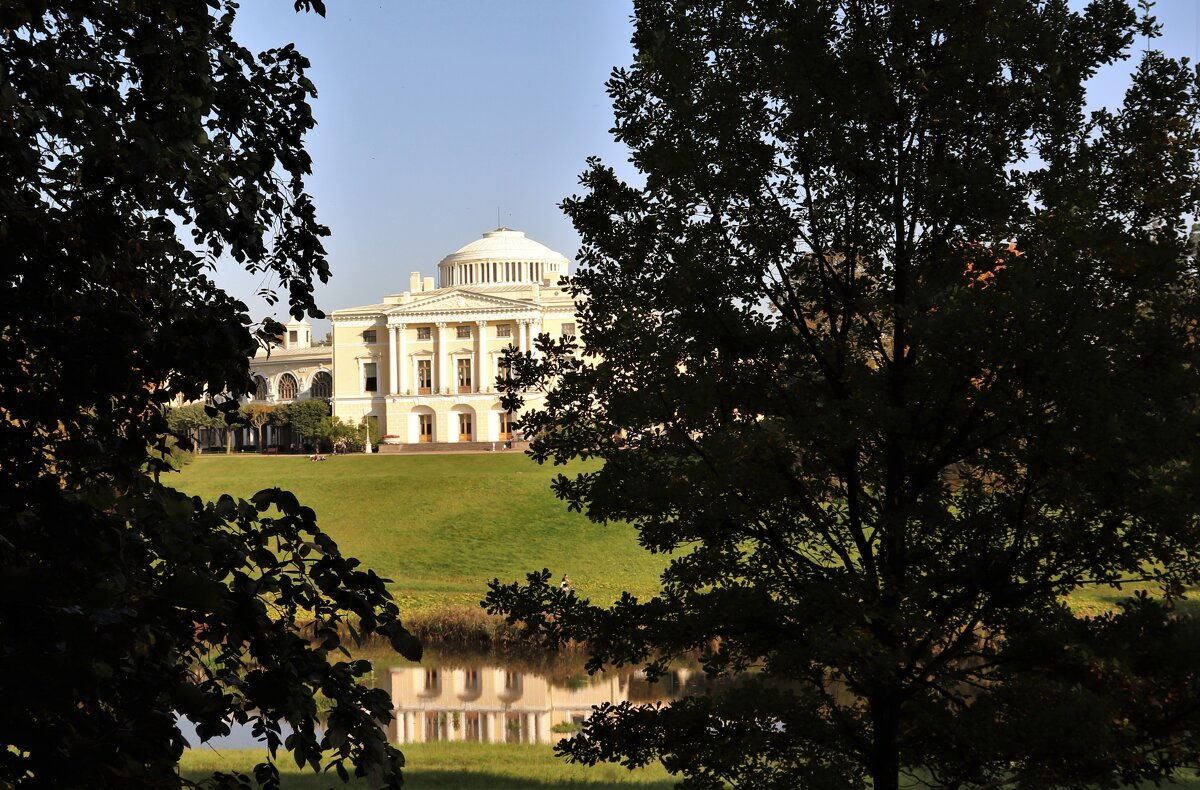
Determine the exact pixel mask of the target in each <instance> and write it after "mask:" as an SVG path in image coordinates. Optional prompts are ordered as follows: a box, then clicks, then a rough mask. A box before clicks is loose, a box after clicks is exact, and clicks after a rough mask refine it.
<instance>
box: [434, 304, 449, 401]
mask: <svg viewBox="0 0 1200 790" xmlns="http://www.w3.org/2000/svg"><path fill="white" fill-rule="evenodd" d="M448 351H449V349H448V348H446V323H445V322H444V321H439V322H438V324H437V348H436V349H435V350H434V353H435V354H437V370H436V371H435V372H434V375H435V376H437V391H438V392H440V393H442V394H443V395H447V394H449V393H450V355H449V354H448V353H447V352H448Z"/></svg>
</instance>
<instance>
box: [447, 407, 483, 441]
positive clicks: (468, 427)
mask: <svg viewBox="0 0 1200 790" xmlns="http://www.w3.org/2000/svg"><path fill="white" fill-rule="evenodd" d="M476 427H477V426H476V425H475V410H474V409H472V408H471V407H470V406H467V405H465V404H462V403H460V404H458V405H456V406H455V407H454V408H453V409H452V410H451V413H450V436H451V437H452V438H451V441H455V442H473V441H475V430H476Z"/></svg>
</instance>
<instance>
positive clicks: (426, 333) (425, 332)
mask: <svg viewBox="0 0 1200 790" xmlns="http://www.w3.org/2000/svg"><path fill="white" fill-rule="evenodd" d="M432 336H433V328H432V327H428V326H419V327H417V340H428V339H429V338H431V337H432Z"/></svg>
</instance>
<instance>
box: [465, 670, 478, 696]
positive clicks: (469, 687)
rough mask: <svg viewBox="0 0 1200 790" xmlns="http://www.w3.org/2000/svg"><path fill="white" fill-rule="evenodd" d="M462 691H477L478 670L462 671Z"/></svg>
mask: <svg viewBox="0 0 1200 790" xmlns="http://www.w3.org/2000/svg"><path fill="white" fill-rule="evenodd" d="M463 689H465V690H466V691H479V670H478V669H465V670H463Z"/></svg>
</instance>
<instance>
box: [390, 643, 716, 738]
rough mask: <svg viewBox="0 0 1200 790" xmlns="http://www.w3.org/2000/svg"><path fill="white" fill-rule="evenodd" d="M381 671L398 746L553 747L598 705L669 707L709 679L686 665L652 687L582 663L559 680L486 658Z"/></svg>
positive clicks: (637, 675)
mask: <svg viewBox="0 0 1200 790" xmlns="http://www.w3.org/2000/svg"><path fill="white" fill-rule="evenodd" d="M379 674H381V673H378V672H377V675H379ZM382 674H383V677H382V678H380V680H381V683H380V685H381V687H383V688H385V689H386V690H387V691H388V693H389V694H391V697H392V704H393V706H394V707H395V709H396V715H395V718H394V719H393V720H392V723H391V727H390V730H389V735H390V737H391V740H392V741H393V742H395V743H414V742H417V743H420V742H430V741H477V742H483V743H554V742H556V741H558V740H560V739H561V738H564V737H567V736H569V735H570V733H572V732H574V731H576V730H577V729H578V728H579V726H580V725H581V724H582V723H583V721H584V719H586V718H587V717H588V716H589V715H590V714H591V711H592V707H593V706H596V705H600V704H603V703H606V702H608V703H612V704H614V705H615V704H619V703H621V702H634V703H643V704H654V703H658V702H667V701H670V700H672V699H677V698H679V697H680V696H684V695H686V694H694V693H697V692H699V691H701V690H702V689H703V687H704V682H705V679H704V676H703V673H701V672H699V671H698V670H693V669H689V668H687V667H678V668H673V669H672V670H671V671H670V672H668V673H667V674H666V675H665V676H663V677H661V678H659V679H658V680H657V681H656V682H654V683H650V682H648V681H647V680H646V678H645V676H644V675H643V674H642V673H641V672H640V671H639V670H633V669H625V670H617V671H609V672H604V673H600V674H596V675H590V676H589V675H587V674H585V673H583V671H582V666H581V667H580V674H578V675H571V676H568V677H566V678H563V677H557V678H556V677H554V676H553V675H549V674H544V673H540V672H536V671H528V670H527V669H525V668H521V667H519V666H513V665H504V664H497V663H488V662H486V661H478V662H457V663H447V664H443V665H442V666H437V667H435V666H429V667H424V666H394V667H390V668H388V669H387V670H386V672H385V673H382Z"/></svg>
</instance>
